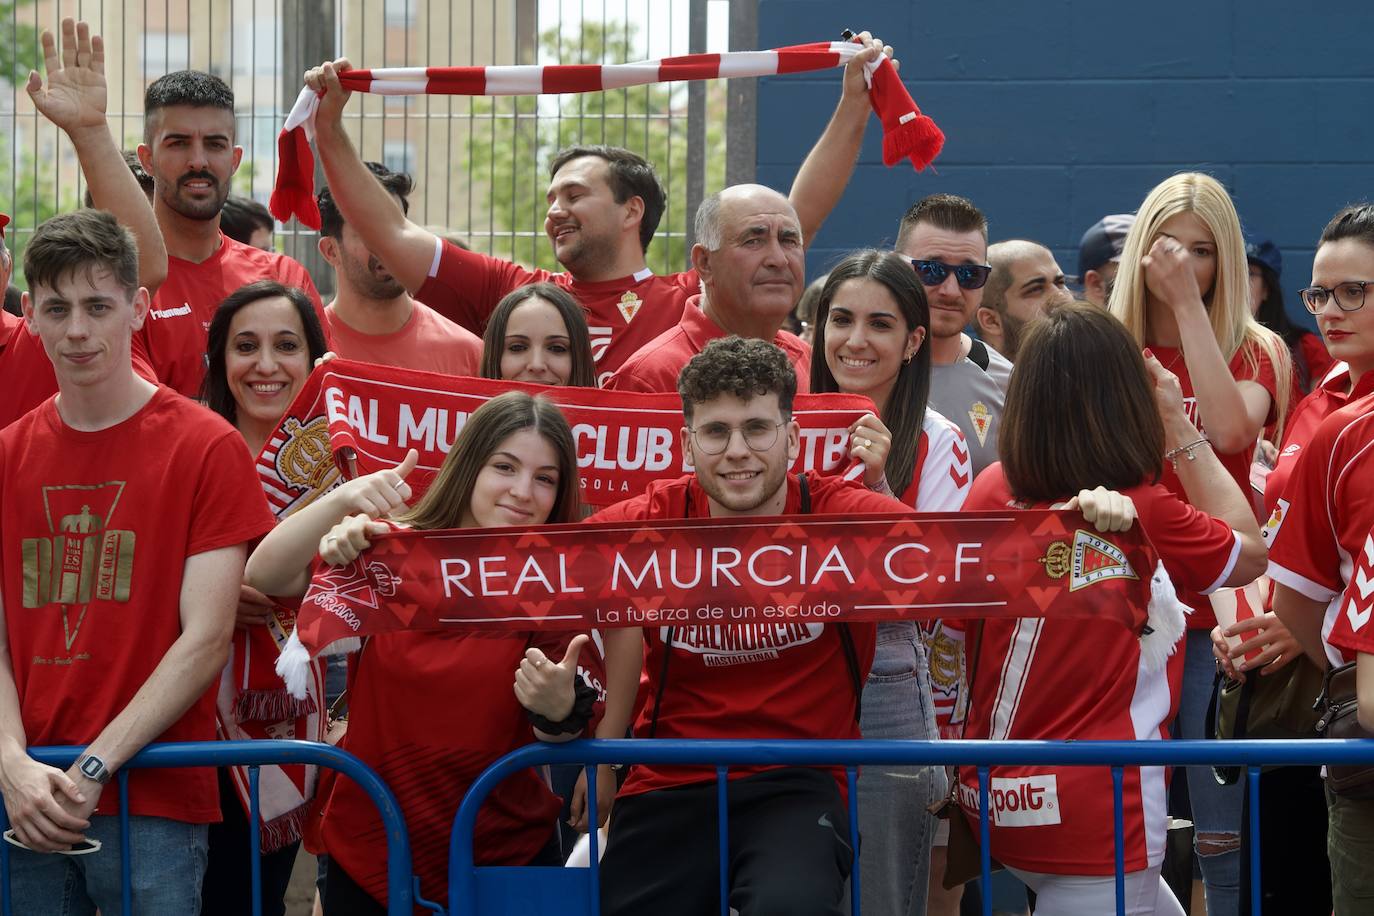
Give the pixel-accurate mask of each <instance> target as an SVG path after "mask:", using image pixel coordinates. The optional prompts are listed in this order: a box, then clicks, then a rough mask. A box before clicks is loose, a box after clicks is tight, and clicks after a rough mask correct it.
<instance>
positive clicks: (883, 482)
mask: <svg viewBox="0 0 1374 916" xmlns="http://www.w3.org/2000/svg"><path fill="white" fill-rule="evenodd" d="M868 489H869V490H871V491H872V492H874V493H878V494H881V495H883V496H893V497H895V496H896V494H895V493H893V492H892V484H890V483H888V482H887V474H883V476H882V479H880V480H879V481H878V482H877V483H876V484H874V485H873V486H871V487H869V488H868Z"/></svg>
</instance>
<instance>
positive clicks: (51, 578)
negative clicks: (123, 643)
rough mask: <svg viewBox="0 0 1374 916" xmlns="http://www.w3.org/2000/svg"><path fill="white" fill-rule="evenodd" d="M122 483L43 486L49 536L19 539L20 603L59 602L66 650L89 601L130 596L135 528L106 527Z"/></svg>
mask: <svg viewBox="0 0 1374 916" xmlns="http://www.w3.org/2000/svg"><path fill="white" fill-rule="evenodd" d="M124 486H125V481H122V480H118V481H110V482H108V483H101V484H93V485H71V486H62V487H44V488H43V508H44V511H45V513H46V515H47V523H48V531H49V534H48V535H47V536H46V537H36V538H24V540H23V545H22V550H23V560H24V607H26V608H40V607H46V606H47V605H49V604H57V605H60V606H61V608H62V630H63V634H64V636H65V637H66V647H67V649H68V651H70V650H71V648H72V645H73V643H75V642H76V637H77V633H78V632H80V629H81V622H82V620H84V619H85V617H86V607H87V606H88V605H89V604H90V603H91V602H92V601H117V602H121V603H123V602H127V601H128V600H129V590H130V585H131V580H132V577H133V567H134V541H135V538H134V532H132V531H127V530H121V529H117V528H110V527H108V523H109V520H110V519H111V517H113V515H114V512H115V507H116V506H118V505H119V498H120V496H122V495H123V493H124ZM73 609H76V616H75V621H74V622H73V620H72V611H73Z"/></svg>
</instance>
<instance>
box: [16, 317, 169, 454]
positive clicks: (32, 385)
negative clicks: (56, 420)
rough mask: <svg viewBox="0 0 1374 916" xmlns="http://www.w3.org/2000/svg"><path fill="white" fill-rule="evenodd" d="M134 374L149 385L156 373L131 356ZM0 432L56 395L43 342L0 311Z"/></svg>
mask: <svg viewBox="0 0 1374 916" xmlns="http://www.w3.org/2000/svg"><path fill="white" fill-rule="evenodd" d="M133 365H134V371H135V372H137V373H138V374H139V375H140V376H142V377H143V378H145V379H147V380H148V381H150V382H154V383H156V382H157V374H156V373H155V372H153V370H152V367H151V366H149V365H148V363H147V362H146V361H145V360H144V359H143V358H142V357H141V355H140V354H138V353H134V354H133ZM0 391H3V392H5V397H4V399H3V402H0V429H4V428H5V427H6V426H9V425H10V424H11V423H13V422H14V421H15V420H18V419H19V418H20V417H22V416H23V415H24V414H26V413H28V412H29V411H30V410H33V409H34V408H35V407H37V406H38V405H39V404H42V403H43V402H44V401H46V400H47V399H48V398H50V397H52V396H53V395H55V394H57V375H56V374H55V373H54V372H53V368H52V361H51V360H50V359H48V354H47V352H46V351H44V349H43V341H42V340H40V339H39V338H38V336H37V335H36V334H30V333H29V329H28V326H27V325H26V324H25V323H24V319H23V318H20V317H18V316H17V315H11V314H10V313H9V312H3V311H0Z"/></svg>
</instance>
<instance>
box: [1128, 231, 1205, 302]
mask: <svg viewBox="0 0 1374 916" xmlns="http://www.w3.org/2000/svg"><path fill="white" fill-rule="evenodd" d="M1140 264H1141V266H1142V267H1143V268H1144V269H1145V286H1146V287H1147V288H1148V289H1149V290H1150V292H1151V293H1152V294H1154V296H1155V297H1156V298H1158V299H1159V300H1160V301H1162V302H1163V303H1164V304H1165V305H1167V306H1168V307H1169V308H1170V309H1171V310H1173V311H1174V312H1175V313H1177V312H1178V311H1179V310H1180V309H1186V308H1189V307H1191V306H1197V307H1199V308H1200V307H1201V306H1202V290H1200V289H1198V285H1197V274H1195V273H1194V272H1193V256H1192V255H1191V254H1189V253H1188V249H1187V248H1185V247H1184V246H1183V243H1182V242H1180V241H1178V240H1177V239H1173V238H1170V237H1169V236H1167V235H1161V236H1160V237H1159V238H1157V239H1155V240H1154V244H1152V245H1151V246H1150V251H1149V253H1148V254H1146V255H1145V257H1143V258H1141V259H1140Z"/></svg>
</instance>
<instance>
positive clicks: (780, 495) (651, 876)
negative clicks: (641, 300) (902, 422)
mask: <svg viewBox="0 0 1374 916" xmlns="http://www.w3.org/2000/svg"><path fill="white" fill-rule="evenodd" d="M796 390H797V379H796V375H795V373H794V372H793V370H792V367H791V365H789V363H788V360H787V357H786V356H784V355H783V353H782V351H781V350H779V349H778V348H777V347H775V346H773V345H772V344H769V343H766V342H764V341H761V340H754V339H745V338H740V337H727V338H724V339H720V340H713V341H711V342H710V343H708V344H706V346H705V347H704V348H703V349H702V351H701V352H700V353H699V354H697V355H696V356H695V357H693V358H692V360H691V361H690V362H689V363H688V364H687V367H686V368H685V369H683V371H682V375H681V377H680V378H679V380H678V392H679V394H681V396H682V412H683V419H684V420H685V425H684V426H683V428H682V448H683V451H684V452H685V453H686V454H687V455H688V456H690V458H691V461H692V466H693V467H694V468H695V469H696V471H695V473H694V474H690V475H687V476H685V477H681V478H678V479H676V480H663V481H658V482H655V483H653V484H651V485H650V486H649V488H648V490H647V491H646V492H645V493H644V494H643V495H641V496H638V497H636V498H634V499H631V500H627V501H625V502H622V503H618V504H617V505H614V506H611V507H609V508H607V509H605V510H603V511H602V512H600V513H598V514H597V515H594V516H592V519H591V520H592V521H639V520H647V519H661V518H668V519H671V518H711V517H714V518H723V517H737V516H768V515H781V514H807V513H815V514H826V513H846V514H848V513H874V512H910V511H911V509H910V507H909V506H906V505H904V504H903V503H900V502H898V501H897V500H895V499H892V498H890V497H886V496H880V495H879V494H877V493H873V492H872V491H870V490H868V489H866V488H864V487H863V486H862V485H861V484H858V483H855V482H852V481H846V480H844V479H843V478H840V477H820V476H817V475H815V474H811V473H806V474H802V475H795V474H791V473H788V470H787V469H788V467H789V465H790V463H791V462H792V460H793V459H795V458H796V456H797V453H798V448H799V442H800V440H799V430H798V426H797V423H796V421H795V420H793V419H792V398H793V396H794V394H795V393H796ZM724 629H729V628H728V627H726V628H723V627H721V626H718V625H703V626H686V627H662V628H658V629H623V630H614V631H611V632H609V633H607V634H606V635H605V640H606V669H607V678H608V681H607V705H606V715H605V719H604V720H603V723H602V725H601V726H600V727H599V728H598V729H597V735H598V736H599V737H611V736H616V737H619V736H622V735H623V734H624V732H625V729H626V727H627V726H628V725H629V722H630V718H631V713H632V708H631V707H632V705H633V703H634V699H635V696H636V692H637V690H638V689H639V687H640V674H641V669H642V671H643V675H644V679H645V681H644V696H645V697H646V701H645V703H644V707H643V709H642V710H641V711H640V713H639V716H638V720H637V721H636V723H635V734H636V735H638V736H641V737H661V738H759V739H763V738H858V737H859V727H858V716H857V702H858V696H859V692H860V691H861V690H862V689H863V683H864V680H865V679H866V678H867V677H868V669H869V667H870V666H871V664H872V661H873V651H874V641H875V631H876V625H875V624H864V623H855V624H839V625H833V624H831V625H827V624H803V625H800V626H794V625H787V624H776V625H775V624H757V625H748V626H740V627H737V628H735V629H736V632H735V633H734V634H732V635H734V636H737V637H738V644H735V643H734V641H733V640H732V641H730V642H728V643H727V641H725V640H723V639H721V636H722V630H724ZM751 631H754V632H751ZM760 645H763V646H765V647H766V651H758V649H759V646H760ZM646 647H647V651H645V649H646ZM670 661H671V664H670ZM604 770H605V768H603V771H604ZM729 776H730V779H729V789H728V792H727V795H728V804H729V824H730V849H729V856H730V863H729V869H730V875H731V885H732V886H731V889H730V904H731V906H733V907H734V908H735V909H737V910H739V911H740V912H741V913H752V912H774V913H792V914H839V913H840V912H841V906H842V904H841V898H842V897H843V893H844V885H845V879H846V878H847V877H848V875H849V869H850V863H851V853H852V850H851V849H850V847H849V815H848V812H847V810H846V807H845V800H844V793H843V791H842V790H841V785H842V784H843V782H844V773H843V770H839V771H835V770H831V769H818V768H810V767H733V768H731V770H730V772H729ZM598 786H599V787H601V786H604V787H605V788H604V792H603V794H601V796H600V797H601V798H602V799H607V800H609V798H610V797H611V792H612V784H611V783H609V782H608V781H607V780H606V773H605V772H603V773H602V774H601V776H600V777H599V782H598ZM715 804H716V785H715V774H714V772H713V771H712V769H711V768H709V767H707V768H701V767H696V768H693V767H676V766H657V765H655V766H636V767H634V768H633V769H632V770H631V771H630V776H629V778H628V779H627V780H626V781H625V784H624V786H623V787H622V788H621V790H620V795H619V799H618V800H617V801H616V802H615V805H614V808H613V809H612V811H611V819H612V820H613V823H612V825H611V829H610V840H609V842H608V845H607V848H606V855H605V858H604V860H603V861H602V865H601V888H602V906H603V912H605V913H607V914H608V916H609V914H631V913H633V914H638V913H656V914H677V913H682V914H688V913H693V914H694V913H701V912H708V911H714V907H715V906H716V901H717V896H716V895H717V884H716V875H717V852H716V849H717V846H716V823H715V819H714V818H713V817H708V818H704V817H702V816H701V812H702V811H704V810H711V809H712V808H713V807H714V806H715ZM581 807H582V805H581V804H580V802H579V800H577V799H575V800H574V810H575V812H576V811H578V810H579V809H580V808H581Z"/></svg>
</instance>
